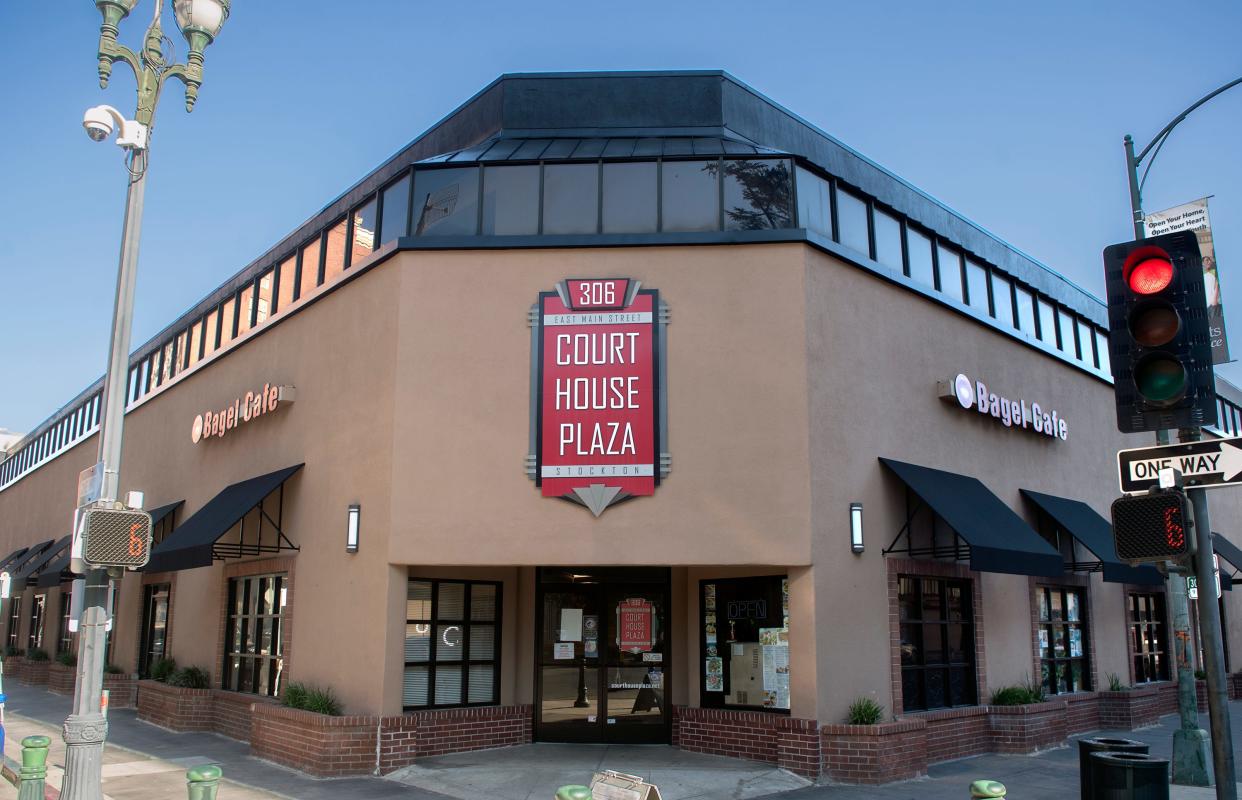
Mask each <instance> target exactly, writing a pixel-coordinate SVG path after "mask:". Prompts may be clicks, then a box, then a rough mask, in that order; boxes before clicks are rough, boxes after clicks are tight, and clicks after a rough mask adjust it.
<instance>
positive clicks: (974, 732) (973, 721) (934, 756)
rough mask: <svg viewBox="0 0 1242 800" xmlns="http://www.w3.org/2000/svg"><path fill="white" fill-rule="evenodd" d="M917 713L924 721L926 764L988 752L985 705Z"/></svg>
mask: <svg viewBox="0 0 1242 800" xmlns="http://www.w3.org/2000/svg"><path fill="white" fill-rule="evenodd" d="M918 717H919V718H921V719H923V720H924V721H925V722H926V723H927V763H929V764H934V763H936V762H938V761H949V760H951V759H955V758H965V757H967V756H977V755H980V754H981V753H990V752H992V726H991V725H990V724H989V723H988V708H987V706H970V707H968V708H952V709H945V710H944V711H928V712H926V713H923V714H919V715H918Z"/></svg>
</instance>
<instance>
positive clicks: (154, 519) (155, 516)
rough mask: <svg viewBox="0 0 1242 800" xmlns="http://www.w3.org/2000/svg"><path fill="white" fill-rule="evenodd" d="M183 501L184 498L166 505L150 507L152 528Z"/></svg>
mask: <svg viewBox="0 0 1242 800" xmlns="http://www.w3.org/2000/svg"><path fill="white" fill-rule="evenodd" d="M184 503H185V501H184V500H178V501H177V502H175V503H169V504H168V505H166V506H160V507H159V508H153V509H151V527H152V528H154V527H155V526H156V525H159V524H160V523H161V522H163V521H164V518H165V517H167V516H168V515H169V514H171V513H173V512H174V511H176V510H177V509H178V508H180V507H181V506H182V505H183V504H184Z"/></svg>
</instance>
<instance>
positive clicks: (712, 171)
mask: <svg viewBox="0 0 1242 800" xmlns="http://www.w3.org/2000/svg"><path fill="white" fill-rule="evenodd" d="M662 169H663V174H662V182H663V185H662V186H661V188H660V205H661V208H662V209H663V211H662V213H663V215H664V220H663V226H662V230H666V231H715V230H720V194H719V188H718V187H719V183H718V182H717V177H718V176H717V174H716V173H717V162H715V161H665V162H664V165H663V168H662Z"/></svg>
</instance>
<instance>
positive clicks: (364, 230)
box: [349, 198, 375, 265]
mask: <svg viewBox="0 0 1242 800" xmlns="http://www.w3.org/2000/svg"><path fill="white" fill-rule="evenodd" d="M374 249H375V200H374V198H372V200H371V201H370V202H368V203H366V204H365V205H362V206H360V207H358V208H355V209H354V238H353V241H352V242H351V243H350V246H349V263H350V264H351V265H352V264H357V263H358V262H359V261H361V260H362V259H364V258H366V257H367V256H368V255H370V254H371V251H372V250H374Z"/></svg>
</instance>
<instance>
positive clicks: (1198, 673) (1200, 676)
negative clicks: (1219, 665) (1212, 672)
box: [1195, 669, 1207, 681]
mask: <svg viewBox="0 0 1242 800" xmlns="http://www.w3.org/2000/svg"><path fill="white" fill-rule="evenodd" d="M1195 680H1197V681H1206V680H1207V673H1206V672H1204V671H1203V670H1201V669H1197V670H1195Z"/></svg>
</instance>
